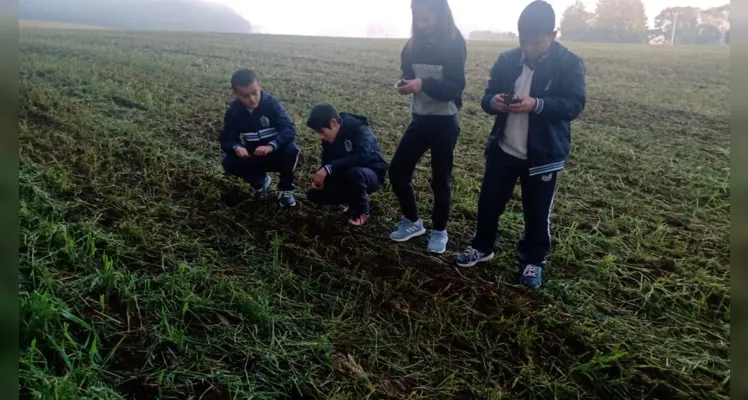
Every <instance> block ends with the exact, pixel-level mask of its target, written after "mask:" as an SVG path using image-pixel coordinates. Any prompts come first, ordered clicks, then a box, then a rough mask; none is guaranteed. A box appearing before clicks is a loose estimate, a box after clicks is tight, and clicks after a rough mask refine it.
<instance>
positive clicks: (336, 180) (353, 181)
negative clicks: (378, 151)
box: [306, 167, 382, 216]
mask: <svg viewBox="0 0 748 400" xmlns="http://www.w3.org/2000/svg"><path fill="white" fill-rule="evenodd" d="M381 186H382V181H381V180H380V178H379V176H377V174H376V173H375V172H374V171H373V170H371V169H369V168H362V167H353V168H347V169H345V170H337V169H336V170H335V172H333V173H332V175H329V176H328V177H327V178H326V179H325V186H324V187H323V188H322V190H315V189H309V190H308V191H307V194H306V196H307V198H308V199H309V201H311V202H313V203H317V204H331V205H332V204H346V205H348V207H349V209H350V213H351V215H356V216H358V215H361V214H367V215H368V214H369V212H370V209H369V195H370V194H372V193H374V192H376V191H377V190H379V188H380V187H381Z"/></svg>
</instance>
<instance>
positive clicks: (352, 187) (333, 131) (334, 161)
mask: <svg viewBox="0 0 748 400" xmlns="http://www.w3.org/2000/svg"><path fill="white" fill-rule="evenodd" d="M306 124H307V126H308V127H309V128H311V129H312V130H313V131H315V132H317V133H319V137H320V139H321V140H322V167H321V168H320V169H319V171H317V173H316V174H314V180H313V182H312V188H311V189H309V191H308V192H307V197H308V198H309V200H310V201H312V202H314V203H318V204H346V205H347V206H348V213H349V219H348V222H350V223H351V225H354V226H361V225H363V224H365V223H366V221H367V220H368V219H369V213H370V208H369V195H370V194H372V193H374V192H376V191H377V190H378V189H379V188H380V187H381V186H382V183H383V182H384V177H385V175H386V174H387V161H385V159H384V155H382V151H381V150H380V149H379V142H378V141H377V138H376V137H375V136H374V134H373V133H372V131H371V128H370V126H369V121H368V120H367V119H366V117H361V116H358V115H353V114H347V113H338V111H337V110H336V109H335V107H333V106H331V105H330V104H326V103H321V104H317V105H315V106H314V107H312V109H311V111H310V112H309V118H308V119H307V123H306Z"/></svg>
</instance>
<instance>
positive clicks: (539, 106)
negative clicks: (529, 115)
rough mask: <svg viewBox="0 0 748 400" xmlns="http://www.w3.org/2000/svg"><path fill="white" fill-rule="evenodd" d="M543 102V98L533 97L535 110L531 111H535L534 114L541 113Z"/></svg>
mask: <svg viewBox="0 0 748 400" xmlns="http://www.w3.org/2000/svg"><path fill="white" fill-rule="evenodd" d="M544 103H545V102H544V101H543V99H540V98H536V99H535V110H533V113H535V114H540V113H542V112H543V106H544Z"/></svg>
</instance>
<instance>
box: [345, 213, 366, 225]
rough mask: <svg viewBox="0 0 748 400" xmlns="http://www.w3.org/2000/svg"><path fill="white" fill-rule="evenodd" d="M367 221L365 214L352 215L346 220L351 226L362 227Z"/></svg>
mask: <svg viewBox="0 0 748 400" xmlns="http://www.w3.org/2000/svg"><path fill="white" fill-rule="evenodd" d="M368 220H369V216H368V215H366V214H361V215H359V216H353V215H352V216H351V217H350V218H348V223H350V224H351V225H353V226H362V225H363V224H365V223H366V221H368Z"/></svg>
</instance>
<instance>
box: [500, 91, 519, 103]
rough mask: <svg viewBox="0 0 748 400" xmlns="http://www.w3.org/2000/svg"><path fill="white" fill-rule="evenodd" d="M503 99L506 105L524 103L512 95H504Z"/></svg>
mask: <svg viewBox="0 0 748 400" xmlns="http://www.w3.org/2000/svg"><path fill="white" fill-rule="evenodd" d="M501 97H503V98H504V104H506V105H510V104H517V103H521V102H522V101H521V100H520V99H519V98H517V97H514V96H512V95H510V94H506V93H504V94H502V95H501Z"/></svg>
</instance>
